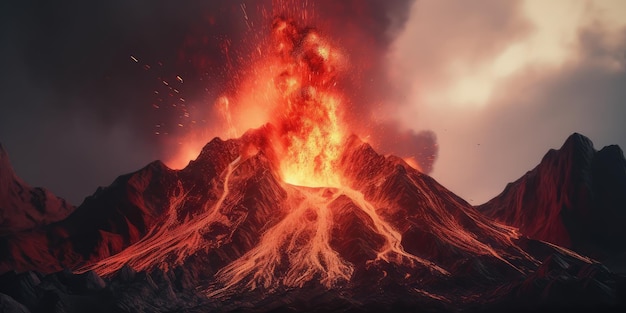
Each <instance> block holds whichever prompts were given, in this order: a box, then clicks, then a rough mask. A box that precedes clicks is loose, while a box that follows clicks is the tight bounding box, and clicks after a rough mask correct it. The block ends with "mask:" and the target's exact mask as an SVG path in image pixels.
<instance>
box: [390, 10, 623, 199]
mask: <svg viewBox="0 0 626 313" xmlns="http://www.w3.org/2000/svg"><path fill="white" fill-rule="evenodd" d="M625 6H626V4H625V3H624V2H623V1H549V2H546V1H535V0H526V1H506V2H502V1H488V0H484V1H476V2H472V5H468V4H466V3H464V2H459V1H426V0H425V1H418V2H416V3H415V4H414V6H413V8H412V10H411V16H410V18H409V21H408V22H407V24H406V28H405V29H404V31H403V32H402V33H401V35H400V36H398V38H397V40H396V42H395V43H394V46H393V47H394V49H393V50H392V51H391V53H390V64H391V75H392V78H393V79H394V81H397V84H398V85H400V86H403V88H401V90H402V91H404V93H403V94H402V96H403V98H402V99H401V100H400V101H402V102H403V109H401V110H399V113H398V116H400V117H401V118H402V119H403V121H404V124H405V125H406V126H407V127H413V128H415V129H423V128H426V129H432V130H433V131H434V132H435V133H437V137H438V141H439V147H440V150H439V152H440V154H439V159H438V162H437V164H436V166H435V170H434V172H433V176H434V177H435V178H436V179H438V180H439V181H440V182H442V183H443V184H444V185H445V186H447V187H449V188H451V189H452V190H453V191H455V192H457V193H458V194H459V195H461V196H462V197H464V198H466V199H468V200H470V201H471V202H474V203H481V202H484V201H486V200H488V199H489V198H490V197H493V196H495V195H496V194H497V193H499V192H500V191H501V190H502V189H503V188H504V186H505V184H506V183H507V182H509V181H512V180H515V179H516V178H517V177H519V176H521V175H523V174H524V172H525V171H526V170H529V169H531V168H532V167H534V166H535V165H536V164H537V163H538V162H539V161H540V160H541V157H542V156H543V154H544V153H545V152H546V151H547V150H548V149H550V148H558V147H559V146H560V145H561V144H562V143H563V142H564V140H565V138H566V137H567V136H568V135H569V134H571V133H572V132H581V133H583V134H585V135H587V136H589V137H590V138H591V139H592V140H593V141H594V142H595V143H596V146H597V148H598V147H601V146H603V145H607V144H620V145H621V146H626V125H625V124H624V123H623V122H622V121H621V119H623V117H624V116H626V108H625V106H624V103H623V102H624V99H626V92H624V88H623V86H625V84H624V83H625V82H626V80H625V79H626V71H625V65H626V29H625V26H626V18H625V15H626V8H625Z"/></svg>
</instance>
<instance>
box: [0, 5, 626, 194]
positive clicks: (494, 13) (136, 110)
mask: <svg viewBox="0 0 626 313" xmlns="http://www.w3.org/2000/svg"><path fill="white" fill-rule="evenodd" d="M272 2H273V1H271V0H259V1H207V0H205V1H188V2H185V4H184V5H182V4H179V3H178V2H173V1H165V0H133V1H126V0H112V1H103V2H101V3H87V2H85V1H77V0H68V1H64V2H62V3H55V4H52V3H50V2H47V1H43V0H30V1H14V0H8V1H3V2H2V3H1V4H0V39H1V40H0V68H2V71H1V72H0V143H2V145H3V146H4V148H5V149H6V150H7V152H8V154H9V156H10V158H11V162H12V164H13V167H14V169H15V171H16V173H17V174H18V175H19V176H20V177H22V178H23V179H24V180H25V181H26V182H28V183H29V184H31V185H33V186H43V187H46V188H48V189H50V190H51V191H52V192H54V193H56V194H57V195H59V196H61V197H65V198H67V199H68V200H69V201H70V202H71V203H74V204H79V203H80V202H82V199H83V198H84V197H86V196H87V195H89V194H91V193H93V192H94V191H95V190H96V188H97V187H98V186H106V185H109V184H110V183H111V182H112V181H113V180H114V179H115V177H117V176H118V175H121V174H125V173H128V172H132V171H135V170H137V169H139V168H141V167H143V166H145V165H146V164H148V163H149V162H151V161H153V160H155V159H162V160H165V161H166V163H167V161H168V160H171V159H172V158H174V157H175V156H176V155H177V154H179V153H180V151H181V150H184V149H186V148H188V145H187V143H186V142H185V140H189V138H193V139H194V140H193V141H194V142H199V143H204V142H208V141H209V140H210V139H211V138H212V137H213V136H217V135H219V136H224V121H223V116H221V115H220V113H219V111H218V110H216V105H215V103H216V100H217V99H219V98H220V96H221V95H223V94H225V93H232V92H234V91H233V90H235V89H237V88H241V86H242V82H243V81H245V79H246V77H248V76H249V74H250V73H249V72H246V70H247V68H248V67H249V66H250V64H252V63H253V62H254V55H255V48H256V45H253V44H251V42H254V43H256V42H259V41H262V40H263V36H264V34H265V32H266V31H267V27H269V26H268V25H267V23H266V21H265V20H264V19H263V14H262V12H263V10H266V11H267V10H269V11H271V10H272ZM275 3H276V1H274V6H275ZM289 4H290V5H291V7H292V10H293V11H297V10H298V9H297V8H298V6H306V7H307V10H310V11H312V12H313V13H314V14H313V15H315V18H310V19H308V20H307V21H304V23H308V24H314V26H315V27H319V28H320V30H322V31H323V32H325V33H326V34H327V35H329V36H330V37H332V39H333V41H334V42H336V43H337V44H338V45H339V46H343V47H344V48H343V49H344V50H343V52H344V53H345V54H346V55H347V56H348V57H349V58H350V59H351V63H352V64H353V65H355V69H352V70H351V71H349V73H350V76H349V77H346V78H345V79H344V80H343V81H342V82H341V84H342V86H344V87H345V89H346V92H347V94H348V97H349V98H350V99H351V101H350V103H348V104H347V108H346V111H347V112H348V113H347V118H348V120H349V121H350V123H351V125H352V126H354V129H355V132H357V133H358V134H359V135H361V136H364V137H368V138H369V137H371V138H370V140H371V141H372V144H373V145H374V146H375V147H376V148H377V149H379V151H381V152H383V153H393V154H398V155H401V156H403V157H409V156H415V157H416V158H417V159H418V161H419V162H420V164H422V166H423V167H424V168H425V169H426V170H427V171H428V172H429V173H430V175H432V176H433V177H434V178H435V179H437V180H438V181H439V182H440V183H442V184H443V185H444V186H446V187H447V188H449V189H450V190H452V191H453V192H455V193H457V194H458V195H460V196H461V197H463V198H464V199H466V200H468V201H469V202H471V203H473V204H480V203H482V202H485V201H487V200H489V199H490V198H492V197H493V196H495V195H497V194H498V193H499V192H501V191H502V189H503V188H504V186H505V185H506V183H508V182H510V181H514V180H515V179H517V178H519V177H520V176H521V175H523V174H524V173H525V172H526V171H528V170H530V169H532V168H533V167H534V166H536V165H537V164H538V163H539V162H540V160H541V158H542V156H543V155H544V154H545V153H546V152H547V151H548V149H551V148H558V147H559V146H560V145H561V144H562V143H563V142H564V141H565V139H566V138H567V136H568V135H569V134H571V133H573V132H579V133H582V134H584V135H586V136H588V137H589V138H590V139H591V140H592V141H593V142H594V144H595V146H596V149H599V148H601V147H602V146H604V145H609V144H619V145H620V146H622V147H624V146H626V123H624V122H623V120H624V118H625V117H626V103H624V100H625V99H626V88H624V86H626V2H624V1H620V0H616V1H609V0H606V1H602V0H597V1H577V0H571V1H557V0H555V1H549V2H548V1H534V0H525V1H497V0H475V1H472V2H471V5H469V4H468V2H467V1H460V0H457V1H452V0H438V1H435V0H418V1H410V0H398V1H385V0H365V1H358V0H346V1H342V2H337V1H331V0H320V1H316V2H313V1H307V2H304V1H302V2H301V1H295V0H290V3H289ZM305 4H306V5H305ZM199 147H201V145H200V146H194V147H191V152H190V153H191V154H193V153H195V151H198V150H197V149H199ZM424 151H426V152H427V153H424ZM433 162H434V163H433Z"/></svg>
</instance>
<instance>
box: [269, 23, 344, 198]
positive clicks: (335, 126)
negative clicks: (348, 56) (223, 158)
mask: <svg viewBox="0 0 626 313" xmlns="http://www.w3.org/2000/svg"><path fill="white" fill-rule="evenodd" d="M272 35H273V39H274V43H275V47H276V53H277V54H278V55H279V59H278V61H279V65H280V67H281V68H282V72H281V73H280V74H279V76H278V77H277V78H276V80H275V85H276V88H277V89H278V90H279V94H280V95H281V98H280V99H279V105H278V106H277V108H276V109H275V111H274V118H273V121H272V123H273V124H275V125H277V128H278V133H279V134H280V140H279V144H280V146H279V147H277V148H278V150H279V151H282V152H283V153H279V155H281V160H280V161H281V164H280V169H281V173H282V176H283V180H284V181H285V182H287V183H290V184H294V185H302V186H312V187H317V186H338V185H339V177H337V174H336V173H337V171H336V169H335V164H334V163H335V162H336V160H337V159H338V158H339V155H340V151H341V144H342V142H343V141H344V140H345V137H346V136H345V131H344V129H343V127H342V123H341V121H340V108H341V107H342V105H341V103H342V99H341V97H340V96H339V94H338V93H337V92H335V91H334V90H333V87H334V86H335V85H336V81H335V79H336V76H337V74H338V72H339V69H340V68H341V66H342V64H341V60H342V56H341V54H340V53H339V52H338V51H337V49H335V48H333V47H332V46H331V44H330V43H329V42H328V41H326V40H324V39H323V38H322V37H321V36H320V34H318V33H317V32H316V31H315V30H312V29H302V28H298V27H297V26H296V25H295V24H294V23H293V22H291V21H288V20H285V19H276V20H275V21H274V24H273V31H272Z"/></svg>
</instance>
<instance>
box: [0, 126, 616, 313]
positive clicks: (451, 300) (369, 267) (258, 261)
mask: <svg viewBox="0 0 626 313" xmlns="http://www.w3.org/2000/svg"><path fill="white" fill-rule="evenodd" d="M276 136H277V128H276V127H274V126H272V125H271V124H268V125H265V126H264V127H262V128H259V129H256V130H251V131H248V132H247V133H246V134H244V135H243V136H242V137H241V138H238V139H231V140H227V141H223V140H221V139H219V138H216V139H214V140H212V141H211V142H209V143H208V144H207V145H206V146H205V147H204V148H203V150H202V152H201V153H200V155H199V156H198V158H197V159H196V160H194V161H192V162H190V163H189V165H188V166H187V167H185V168H184V169H181V170H172V169H169V168H167V167H166V166H165V165H163V164H162V163H161V162H158V161H157V162H153V163H151V164H149V165H148V166H146V167H145V168H143V169H141V170H139V171H137V172H135V173H131V174H128V175H124V176H120V177H119V178H118V179H116V181H115V182H114V183H113V184H112V185H111V186H109V187H107V188H102V189H99V190H98V191H97V192H96V193H95V194H94V195H93V196H91V197H88V198H87V199H86V200H85V202H84V203H83V204H82V205H81V206H79V207H78V208H77V209H76V210H75V211H74V212H73V213H72V214H71V215H70V216H69V217H68V218H66V219H64V220H62V221H59V222H55V223H51V224H47V225H42V226H40V227H37V228H35V229H30V230H23V231H15V232H13V233H10V234H7V235H4V236H3V237H2V240H3V242H2V247H3V251H2V255H3V258H2V263H1V264H2V269H3V271H4V272H5V273H4V274H3V275H2V277H0V292H1V293H3V294H5V295H3V297H4V299H6V300H3V301H4V303H12V304H13V305H14V307H20V308H21V307H24V308H25V310H31V311H54V312H59V311H60V312H65V311H67V312H71V311H81V310H84V309H92V308H98V309H99V310H104V311H119V312H171V311H184V312H207V311H220V312H230V311H238V312H240V311H250V312H266V311H281V312H282V311H285V312H291V311H293V312H300V311H342V312H365V311H394V312H397V311H413V310H417V309H419V310H423V311H432V312H440V311H459V310H462V311H468V312H473V311H489V310H494V311H498V310H501V309H503V308H507V307H510V306H511V305H515V306H516V307H517V308H518V309H519V308H527V309H537V308H540V309H541V308H553V307H554V306H557V307H560V308H562V307H566V308H567V307H575V306H577V307H579V306H580V305H586V306H593V307H594V308H597V307H601V308H617V307H619V306H620V305H622V304H620V302H619V292H620V290H622V291H621V292H623V289H621V288H623V286H624V279H623V278H622V277H621V276H617V275H615V274H611V272H610V271H608V270H607V269H606V268H605V267H604V266H603V265H601V264H599V263H597V262H595V261H593V260H592V259H589V258H586V257H584V256H581V255H578V254H576V253H574V252H571V251H570V250H567V249H565V248H561V247H559V246H557V245H553V244H549V243H546V242H542V241H537V240H532V239H528V238H526V237H524V236H522V235H521V234H520V233H518V231H517V229H516V228H513V227H510V226H505V225H504V224H500V223H498V222H494V221H493V220H491V219H489V218H487V217H485V216H484V215H482V214H480V213H479V212H478V211H477V210H476V209H475V208H474V207H472V206H471V205H470V204H468V203H467V202H465V201H464V200H462V199H461V198H459V197H457V196H456V195H454V194H453V193H452V192H450V191H448V190H447V189H446V188H444V187H443V186H441V185H440V184H439V183H437V182H436V181H435V180H434V179H432V178H431V177H429V176H427V175H425V174H422V173H420V172H419V171H417V170H415V169H414V168H412V167H411V166H409V165H408V164H406V163H405V162H404V161H403V160H402V159H400V158H397V157H394V156H382V155H379V154H377V153H376V152H375V151H374V149H372V147H371V146H369V145H368V144H367V143H364V142H362V141H361V140H360V139H359V138H358V137H356V136H351V137H349V138H348V139H347V141H346V143H345V144H344V145H343V150H342V151H341V153H340V156H339V158H338V159H337V164H336V169H337V170H338V171H339V172H338V174H340V177H342V179H341V181H340V182H339V185H335V186H327V187H326V186H320V187H310V186H301V185H295V184H291V183H287V182H285V181H284V179H283V178H282V176H281V174H280V163H279V160H280V158H279V155H278V154H277V153H278V152H279V151H277V150H276V149H275V146H274V145H273V144H272V142H273V140H275V138H276ZM55 307H56V308H61V309H58V310H56V311H55V310H54V309H51V308H55Z"/></svg>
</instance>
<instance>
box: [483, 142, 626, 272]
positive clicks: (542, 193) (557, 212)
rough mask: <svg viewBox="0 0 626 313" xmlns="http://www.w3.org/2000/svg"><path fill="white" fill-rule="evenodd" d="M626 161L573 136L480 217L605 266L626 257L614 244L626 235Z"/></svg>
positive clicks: (617, 150) (617, 152) (616, 150)
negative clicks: (609, 260)
mask: <svg viewBox="0 0 626 313" xmlns="http://www.w3.org/2000/svg"><path fill="white" fill-rule="evenodd" d="M625 206H626V160H625V159H624V154H623V152H622V150H621V149H620V148H619V146H616V145H612V146H607V147H604V148H603V149H601V150H600V151H596V150H595V149H594V147H593V143H592V142H591V140H590V139H589V138H587V137H585V136H583V135H581V134H579V133H574V134H572V135H570V136H569V137H568V138H567V140H566V141H565V143H564V144H563V145H562V146H561V148H560V149H559V150H550V151H549V152H548V153H547V154H546V155H545V156H544V157H543V159H542V160H541V163H540V164H539V165H537V167H535V168H534V169H533V170H532V171H530V172H528V173H526V174H525V175H524V176H522V177H521V178H519V179H518V180H516V181H515V182H513V183H510V184H508V185H507V187H506V189H505V190H504V191H503V192H502V193H501V194H500V195H498V196H496V197H495V198H494V199H492V200H490V201H488V202H487V203H485V204H483V205H480V206H478V207H477V208H478V209H479V211H482V212H483V213H485V214H487V215H489V216H491V217H493V218H495V219H496V220H498V221H501V222H504V223H506V224H509V225H513V226H516V227H519V228H520V231H521V232H522V233H523V234H524V235H526V236H529V237H530V238H533V239H540V240H545V241H548V242H551V243H555V244H558V245H562V246H564V247H567V248H572V249H574V250H576V251H578V252H582V253H584V254H587V255H590V256H592V257H595V258H598V259H601V260H604V259H605V258H607V257H612V256H615V255H619V254H622V253H626V245H624V244H623V243H621V242H619V241H618V240H616V239H615V238H623V237H625V236H626V232H625V231H624V230H623V226H622V225H623V224H625V223H626V213H624V210H623V208H624V207H625Z"/></svg>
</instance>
